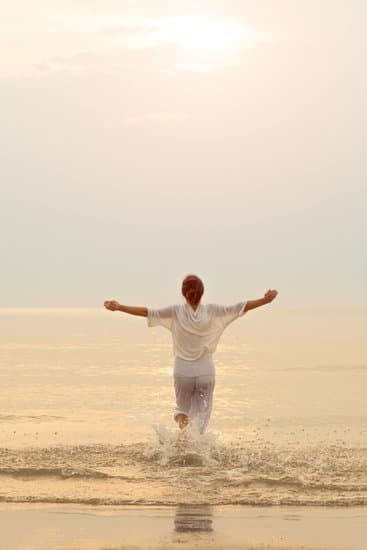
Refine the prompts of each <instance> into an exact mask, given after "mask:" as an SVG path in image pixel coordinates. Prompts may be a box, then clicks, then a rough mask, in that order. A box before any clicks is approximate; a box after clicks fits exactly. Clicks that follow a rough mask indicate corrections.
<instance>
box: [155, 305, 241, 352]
mask: <svg viewBox="0 0 367 550" xmlns="http://www.w3.org/2000/svg"><path fill="white" fill-rule="evenodd" d="M246 303H247V302H246V301H244V302H239V303H237V304H234V305H231V306H222V305H218V304H199V305H198V307H197V308H196V309H193V308H192V307H191V306H190V305H189V304H187V303H186V304H180V305H172V306H168V307H165V308H161V309H151V308H148V317H147V323H148V326H149V327H154V326H158V325H161V326H163V327H165V328H167V329H168V330H170V331H171V333H172V340H173V354H174V355H175V356H176V357H181V359H185V360H187V361H195V360H196V359H199V357H201V356H202V355H203V354H206V353H214V352H215V350H216V347H217V344H218V342H219V339H220V337H221V335H222V332H223V331H224V329H225V328H226V327H227V326H228V325H229V324H230V323H232V321H234V320H235V319H237V318H238V317H241V316H242V315H244V314H245V311H244V310H245V307H246Z"/></svg>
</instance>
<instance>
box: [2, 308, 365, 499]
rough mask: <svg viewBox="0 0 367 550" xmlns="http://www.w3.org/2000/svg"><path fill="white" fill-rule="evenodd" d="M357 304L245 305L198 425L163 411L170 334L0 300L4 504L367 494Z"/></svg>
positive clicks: (118, 317) (219, 356) (169, 402)
mask: <svg viewBox="0 0 367 550" xmlns="http://www.w3.org/2000/svg"><path fill="white" fill-rule="evenodd" d="M366 320H367V319H366V312H365V311H363V310H347V311H338V310H337V309H335V310H334V311H327V312H322V311H321V312H320V311H319V312H315V311H312V310H311V309H310V310H308V311H307V310H303V311H302V310H280V309H279V310H277V309H276V308H275V307H274V308H273V309H270V308H269V309H267V310H266V309H265V308H263V311H260V310H259V311H254V312H249V313H248V314H247V315H246V316H245V317H244V318H243V319H239V320H237V321H236V322H235V323H233V324H232V325H231V326H230V327H228V329H227V331H226V332H225V333H224V335H223V337H222V340H221V342H220V345H219V347H218V350H217V352H216V354H215V364H216V373H217V378H216V389H215V396H214V409H213V414H212V418H211V422H210V426H209V429H208V432H207V433H206V434H204V435H202V436H200V435H199V434H198V433H197V432H196V431H195V427H193V428H192V429H191V430H189V431H187V432H186V433H181V434H180V433H179V431H178V429H177V427H176V425H175V423H174V421H173V418H172V414H173V410H174V405H175V403H174V391H173V381H172V364H173V357H172V352H171V343H170V335H169V333H168V332H167V331H165V329H163V328H160V327H158V328H154V329H151V328H150V329H148V328H147V326H146V321H145V320H144V319H138V318H131V317H127V316H124V315H122V314H120V313H111V312H107V311H105V310H103V309H102V308H100V309H90V310H77V309H64V310H61V309H60V310H58V309H54V310H4V309H3V310H1V311H0V322H1V327H0V328H1V333H0V338H1V339H0V353H1V355H0V381H1V384H0V438H1V443H0V478H1V489H0V501H3V502H22V503H32V502H34V503H79V504H80V503H81V504H83V503H85V504H98V505H129V504H134V505H144V506H146V505H159V506H165V505H167V506H168V505H193V506H197V505H210V506H211V505H234V504H253V505H278V504H287V505H322V506H350V505H365V504H367V407H366V387H367V386H366V382H367V362H366V357H367V355H366V344H365V341H366V339H365V326H366Z"/></svg>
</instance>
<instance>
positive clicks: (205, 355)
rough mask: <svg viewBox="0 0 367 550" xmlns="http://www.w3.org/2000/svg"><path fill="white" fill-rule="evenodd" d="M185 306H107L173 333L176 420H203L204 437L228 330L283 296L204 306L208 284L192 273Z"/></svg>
mask: <svg viewBox="0 0 367 550" xmlns="http://www.w3.org/2000/svg"><path fill="white" fill-rule="evenodd" d="M181 291H182V295H183V297H184V298H185V300H186V303H185V304H180V305H173V306H169V307H165V308H162V309H151V308H146V307H132V306H124V305H121V304H119V303H118V302H116V301H115V300H112V301H106V302H105V303H104V306H105V307H106V308H107V309H109V310H111V311H122V312H124V313H130V314H131V315H139V316H141V317H147V322H148V326H150V327H153V326H157V325H161V326H163V327H165V328H167V329H168V330H170V331H171V333H172V340H173V354H174V356H175V364H174V365H175V366H174V385H175V392H176V410H175V413H174V419H175V420H176V422H177V423H178V425H179V427H180V428H181V429H183V428H185V427H186V426H187V425H188V423H189V420H193V419H194V418H196V417H197V419H198V422H199V430H200V433H204V431H205V429H206V427H207V425H208V423H209V419H210V414H211V410H212V403H213V392H214V386H215V368H214V363H213V353H214V352H215V350H216V347H217V344H218V342H219V339H220V337H221V335H222V332H223V331H224V329H225V328H226V327H227V326H228V325H229V324H230V323H231V322H232V321H234V320H235V319H237V318H238V317H241V316H242V315H244V314H245V313H246V312H247V311H249V310H250V309H254V308H256V307H259V306H262V305H265V304H269V303H270V302H272V301H273V300H274V298H275V297H276V296H277V294H278V292H277V291H276V290H268V291H267V292H266V293H265V295H264V297H263V298H260V299H258V300H248V301H243V302H239V303H237V304H234V305H231V306H222V305H217V304H205V305H204V304H202V303H201V298H202V295H203V293H204V285H203V282H202V281H201V279H200V278H199V277H197V276H196V275H187V277H185V279H184V280H183V282H182V288H181Z"/></svg>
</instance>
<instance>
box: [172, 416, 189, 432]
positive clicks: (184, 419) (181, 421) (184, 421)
mask: <svg viewBox="0 0 367 550" xmlns="http://www.w3.org/2000/svg"><path fill="white" fill-rule="evenodd" d="M175 420H176V422H177V423H178V426H179V428H180V430H183V429H184V428H186V426H187V425H188V423H189V417H188V416H187V415H186V414H183V413H180V414H178V415H177V416H176V418H175Z"/></svg>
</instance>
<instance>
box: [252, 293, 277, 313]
mask: <svg viewBox="0 0 367 550" xmlns="http://www.w3.org/2000/svg"><path fill="white" fill-rule="evenodd" d="M277 294H278V291H277V290H268V291H267V292H265V294H264V298H259V299H258V300H248V302H247V304H246V307H245V312H246V311H249V309H255V307H260V306H264V305H265V304H270V302H272V301H273V300H274V298H275V297H276V296H277Z"/></svg>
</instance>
